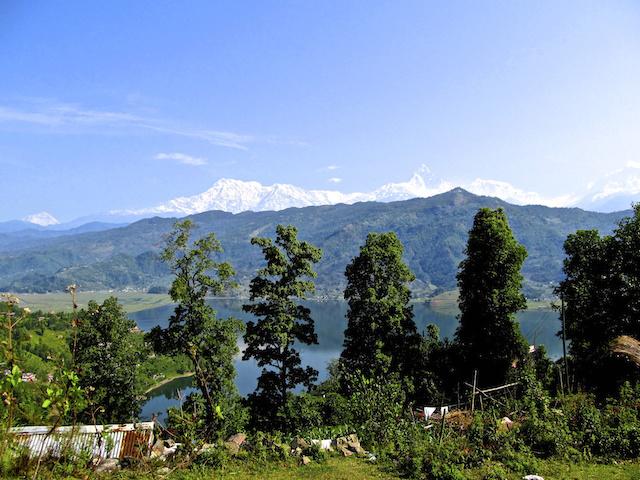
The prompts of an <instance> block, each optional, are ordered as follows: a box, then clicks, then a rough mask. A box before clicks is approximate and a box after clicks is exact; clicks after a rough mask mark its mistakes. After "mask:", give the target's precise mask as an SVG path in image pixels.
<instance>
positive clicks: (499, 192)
mask: <svg viewBox="0 0 640 480" xmlns="http://www.w3.org/2000/svg"><path fill="white" fill-rule="evenodd" d="M457 186H459V187H461V188H464V189H465V190H467V191H469V192H471V193H474V194H476V195H483V196H488V197H497V198H500V199H502V200H504V201H506V202H509V203H512V204H516V205H532V204H533V205H546V206H550V207H580V208H583V209H586V210H593V211H600V212H612V211H619V210H626V209H628V208H629V207H630V206H631V203H632V202H634V201H637V200H638V199H640V163H629V164H627V165H626V167H625V168H622V169H619V170H615V171H614V172H611V173H610V174H609V175H607V176H605V177H603V178H602V179H599V180H598V181H595V182H592V183H591V184H590V185H588V186H587V188H586V189H582V190H583V193H582V194H573V193H570V194H567V195H562V196H558V197H545V196H543V195H540V194H538V193H536V192H528V191H525V190H522V189H519V188H517V187H515V186H513V185H511V184H510V183H507V182H502V181H498V180H488V179H481V178H478V179H475V180H473V181H471V182H469V183H463V184H461V185H456V184H454V183H452V182H449V181H446V180H434V179H433V178H432V177H431V176H430V175H429V171H428V169H427V168H426V167H423V168H422V169H421V170H420V171H419V172H416V173H414V174H413V176H412V177H411V178H410V179H409V180H408V181H406V182H398V183H388V184H385V185H383V186H381V187H380V188H377V189H375V190H373V191H371V192H353V193H345V192H340V191H337V190H305V189H303V188H300V187H297V186H295V185H290V184H282V183H276V184H274V185H263V184H261V183H259V182H256V181H243V180H235V179H229V178H222V179H220V180H218V181H217V182H215V183H214V184H213V185H212V187H211V188H209V189H208V190H206V191H205V192H203V193H200V194H197V195H192V196H185V197H178V198H174V199H172V200H169V201H167V202H164V203H161V204H159V205H156V206H153V207H145V208H138V209H127V210H111V211H109V212H106V213H103V214H97V215H90V216H86V217H82V218H79V219H77V220H74V221H72V222H68V223H64V224H60V222H58V220H57V219H56V218H55V217H54V216H53V215H51V214H50V213H48V212H40V213H37V214H33V215H29V216H27V217H25V218H23V219H22V220H21V221H13V222H6V224H5V229H8V228H11V229H12V230H13V229H16V228H17V226H20V227H22V228H24V227H25V226H29V225H31V226H32V227H34V228H48V229H55V230H60V229H64V228H76V227H79V226H81V225H84V224H86V223H89V222H107V223H119V224H123V223H129V222H132V221H135V220H139V219H141V218H145V217H150V216H161V217H169V216H176V217H180V216H185V215H192V214H195V213H201V212H205V211H209V210H222V211H225V212H231V213H240V212H244V211H254V212H259V211H266V210H284V209H287V208H291V207H308V206H319V205H335V204H338V203H345V204H353V203H357V202H369V201H377V202H392V201H399V200H408V199H411V198H428V197H432V196H433V195H437V194H439V193H444V192H446V191H449V190H452V189H454V188H455V187H457ZM9 224H11V225H9ZM2 230H3V228H0V231H2Z"/></svg>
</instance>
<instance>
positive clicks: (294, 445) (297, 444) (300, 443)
mask: <svg viewBox="0 0 640 480" xmlns="http://www.w3.org/2000/svg"><path fill="white" fill-rule="evenodd" d="M310 446H311V445H309V442H307V441H306V440H305V439H304V438H302V437H297V438H296V439H295V440H293V442H291V449H292V450H296V449H298V448H300V449H302V450H306V449H307V448H309V447H310Z"/></svg>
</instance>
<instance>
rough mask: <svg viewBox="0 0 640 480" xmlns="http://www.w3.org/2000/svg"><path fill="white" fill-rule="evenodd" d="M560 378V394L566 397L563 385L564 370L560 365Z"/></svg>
mask: <svg viewBox="0 0 640 480" xmlns="http://www.w3.org/2000/svg"><path fill="white" fill-rule="evenodd" d="M558 378H559V379H560V394H561V395H562V396H564V385H563V383H562V369H561V368H560V365H558Z"/></svg>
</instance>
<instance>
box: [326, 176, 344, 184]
mask: <svg viewBox="0 0 640 480" xmlns="http://www.w3.org/2000/svg"><path fill="white" fill-rule="evenodd" d="M328 181H329V182H331V183H340V182H342V179H341V178H340V177H331V178H330V179H329V180H328Z"/></svg>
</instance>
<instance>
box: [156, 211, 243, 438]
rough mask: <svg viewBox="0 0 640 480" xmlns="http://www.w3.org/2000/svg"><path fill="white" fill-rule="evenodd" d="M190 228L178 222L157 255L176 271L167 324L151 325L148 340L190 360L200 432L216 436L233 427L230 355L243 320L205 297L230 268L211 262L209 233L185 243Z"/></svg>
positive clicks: (213, 246) (214, 243)
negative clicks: (220, 314) (223, 315)
mask: <svg viewBox="0 0 640 480" xmlns="http://www.w3.org/2000/svg"><path fill="white" fill-rule="evenodd" d="M194 228H195V227H194V224H193V223H192V222H191V221H190V220H184V221H182V222H178V223H176V225H175V228H174V230H173V232H172V233H171V234H170V235H169V237H168V239H167V244H166V247H165V249H164V252H163V254H162V258H163V259H164V260H165V261H166V262H168V263H169V264H170V266H171V270H172V272H173V274H174V275H175V278H174V280H173V283H172V284H171V289H170V290H169V295H170V296H171V299H172V300H173V301H174V302H176V303H177V306H176V307H175V310H174V313H173V315H172V316H171V318H170V319H169V325H168V326H167V328H164V329H163V328H160V327H155V328H154V329H153V330H152V331H151V332H150V333H149V335H148V339H149V340H150V341H151V343H152V344H153V346H154V349H155V350H156V351H157V352H158V353H164V354H170V355H171V354H179V353H182V354H185V355H187V356H188V357H189V358H190V359H191V363H192V365H193V370H194V373H195V380H196V383H197V385H198V389H199V390H200V393H201V395H202V400H203V402H204V410H205V411H204V413H205V422H204V428H205V432H204V433H205V434H206V435H208V436H213V435H216V436H220V435H225V434H226V433H228V432H227V431H226V430H227V429H229V428H230V429H233V428H234V426H230V425H229V422H230V421H231V419H232V418H234V415H235V414H236V412H237V411H238V407H239V396H238V394H237V390H236V386H235V383H234V378H235V367H234V364H233V357H234V356H235V355H236V354H237V353H238V352H239V349H238V346H237V337H238V335H239V334H240V333H241V332H242V322H240V321H239V320H237V319H234V318H228V319H219V318H217V316H216V312H215V310H214V309H213V308H212V307H211V306H210V305H209V304H208V303H207V301H206V298H207V296H210V295H216V294H220V293H222V292H223V291H224V290H225V288H226V287H227V286H228V285H229V284H230V281H229V279H230V277H231V276H232V275H233V274H234V271H233V268H232V267H231V265H230V264H229V263H226V262H217V261H215V260H214V255H216V254H219V253H221V252H222V247H221V245H220V242H219V241H218V240H217V239H216V237H215V235H214V234H213V233H209V234H208V235H205V236H204V237H202V238H200V239H198V240H196V241H194V242H193V243H191V242H190V236H191V232H192V230H193V229H194ZM211 273H213V275H214V276H211Z"/></svg>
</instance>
